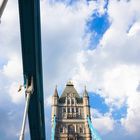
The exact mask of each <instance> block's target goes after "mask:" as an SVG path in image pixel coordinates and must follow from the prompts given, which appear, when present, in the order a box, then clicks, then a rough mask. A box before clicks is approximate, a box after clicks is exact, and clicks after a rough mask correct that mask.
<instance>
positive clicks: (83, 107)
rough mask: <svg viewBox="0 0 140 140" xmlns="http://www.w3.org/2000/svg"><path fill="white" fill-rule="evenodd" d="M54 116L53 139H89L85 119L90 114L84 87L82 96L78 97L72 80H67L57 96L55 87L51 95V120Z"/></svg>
mask: <svg viewBox="0 0 140 140" xmlns="http://www.w3.org/2000/svg"><path fill="white" fill-rule="evenodd" d="M54 116H56V130H55V140H91V133H90V129H89V127H88V123H87V119H86V118H87V116H90V107H89V97H88V93H87V91H86V89H85V91H84V93H83V97H80V96H79V94H78V93H77V91H76V90H75V88H74V85H73V84H72V82H68V83H67V84H66V87H65V89H64V91H63V93H62V95H61V96H60V97H59V96H58V92H57V88H56V89H55V91H54V95H53V97H52V120H53V118H54ZM52 126H53V121H52Z"/></svg>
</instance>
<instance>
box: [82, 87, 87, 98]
mask: <svg viewBox="0 0 140 140" xmlns="http://www.w3.org/2000/svg"><path fill="white" fill-rule="evenodd" d="M83 96H84V97H88V92H87V88H86V85H85V89H84V93H83Z"/></svg>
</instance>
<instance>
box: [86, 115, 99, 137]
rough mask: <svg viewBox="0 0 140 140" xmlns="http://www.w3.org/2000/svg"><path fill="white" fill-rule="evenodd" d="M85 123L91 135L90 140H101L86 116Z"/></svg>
mask: <svg viewBox="0 0 140 140" xmlns="http://www.w3.org/2000/svg"><path fill="white" fill-rule="evenodd" d="M87 122H88V125H89V128H90V131H91V133H92V140H102V139H101V137H100V135H99V134H98V132H97V131H96V129H95V128H94V127H93V124H92V122H91V120H90V118H89V116H87Z"/></svg>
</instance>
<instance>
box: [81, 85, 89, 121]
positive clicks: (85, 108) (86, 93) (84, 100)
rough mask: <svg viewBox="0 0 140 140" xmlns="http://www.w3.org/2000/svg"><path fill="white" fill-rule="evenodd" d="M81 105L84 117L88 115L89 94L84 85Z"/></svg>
mask: <svg viewBox="0 0 140 140" xmlns="http://www.w3.org/2000/svg"><path fill="white" fill-rule="evenodd" d="M83 107H84V117H85V118H86V117H87V116H90V106H89V96H88V92H87V90H86V86H85V90H84V93H83Z"/></svg>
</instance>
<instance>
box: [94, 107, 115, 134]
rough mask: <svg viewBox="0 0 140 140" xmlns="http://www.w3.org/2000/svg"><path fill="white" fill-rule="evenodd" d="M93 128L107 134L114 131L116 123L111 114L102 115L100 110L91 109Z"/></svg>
mask: <svg viewBox="0 0 140 140" xmlns="http://www.w3.org/2000/svg"><path fill="white" fill-rule="evenodd" d="M91 116H92V122H93V126H94V127H95V128H96V129H97V130H98V131H99V133H101V134H107V133H109V132H111V131H112V130H113V129H114V125H115V121H114V120H113V119H112V118H111V116H110V115H109V114H101V113H100V112H98V110H95V109H91Z"/></svg>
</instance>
